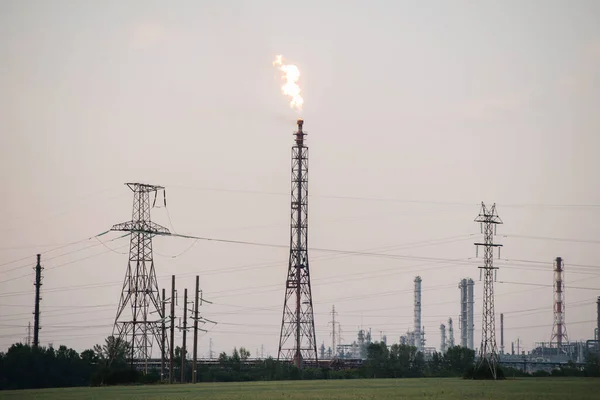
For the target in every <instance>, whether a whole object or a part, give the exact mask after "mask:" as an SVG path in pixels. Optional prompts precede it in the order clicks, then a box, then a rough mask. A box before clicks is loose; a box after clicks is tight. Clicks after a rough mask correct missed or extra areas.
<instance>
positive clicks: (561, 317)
mask: <svg viewBox="0 0 600 400" xmlns="http://www.w3.org/2000/svg"><path fill="white" fill-rule="evenodd" d="M563 273H564V266H563V259H562V258H561V257H556V261H555V263H554V326H553V327H552V337H551V339H550V344H552V343H556V347H557V348H558V349H559V351H560V348H561V347H562V345H563V342H568V341H569V338H568V337H567V327H566V326H565V302H564V291H565V282H564V277H563Z"/></svg>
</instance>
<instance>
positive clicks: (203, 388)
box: [0, 378, 600, 400]
mask: <svg viewBox="0 0 600 400" xmlns="http://www.w3.org/2000/svg"><path fill="white" fill-rule="evenodd" d="M0 398H2V399H52V400H58V399H90V400H91V399H99V400H100V399H102V400H103V399H156V400H158V399H165V400H166V399H169V400H171V399H173V400H174V399H227V400H230V399H251V400H254V399H256V400H259V399H260V400H263V399H303V400H304V399H341V400H342V399H343V400H345V399H507V400H508V399H529V400H536V399H540V400H542V399H544V400H546V399H578V400H585V399H590V400H591V399H594V400H597V399H600V379H594V378H540V379H535V378H524V379H517V380H512V379H510V380H506V381H498V382H491V381H470V380H462V379H452V378H446V379H368V380H330V381H286V382H247V383H202V384H196V385H191V384H188V385H170V386H169V385H154V386H128V387H126V386H118V387H101V388H73V389H41V390H15V391H4V392H2V391H0Z"/></svg>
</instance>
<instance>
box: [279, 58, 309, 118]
mask: <svg viewBox="0 0 600 400" xmlns="http://www.w3.org/2000/svg"><path fill="white" fill-rule="evenodd" d="M273 65H274V66H276V67H277V68H278V69H279V70H280V71H281V72H283V76H282V77H281V78H282V79H283V80H284V81H285V83H284V84H283V86H281V92H282V93H283V94H285V95H286V96H288V97H290V107H291V108H293V109H295V110H297V111H302V105H303V104H304V99H303V98H302V96H301V95H300V86H298V83H297V82H298V79H299V78H300V70H299V69H298V67H297V66H295V65H289V64H284V63H283V56H282V55H281V54H280V55H278V56H276V57H275V61H273Z"/></svg>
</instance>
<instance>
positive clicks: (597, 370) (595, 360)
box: [585, 352, 600, 377]
mask: <svg viewBox="0 0 600 400" xmlns="http://www.w3.org/2000/svg"><path fill="white" fill-rule="evenodd" d="M585 374H586V375H587V376H597V377H598V376H600V357H599V356H598V354H595V353H592V352H589V353H588V354H587V355H586V356H585Z"/></svg>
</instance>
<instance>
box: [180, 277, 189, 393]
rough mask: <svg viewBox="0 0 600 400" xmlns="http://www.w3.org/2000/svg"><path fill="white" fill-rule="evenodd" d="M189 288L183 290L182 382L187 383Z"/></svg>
mask: <svg viewBox="0 0 600 400" xmlns="http://www.w3.org/2000/svg"><path fill="white" fill-rule="evenodd" d="M187 305H188V301H187V288H185V289H184V290H183V342H182V344H181V383H185V365H186V364H187V363H186V361H187V360H186V335H187Z"/></svg>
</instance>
